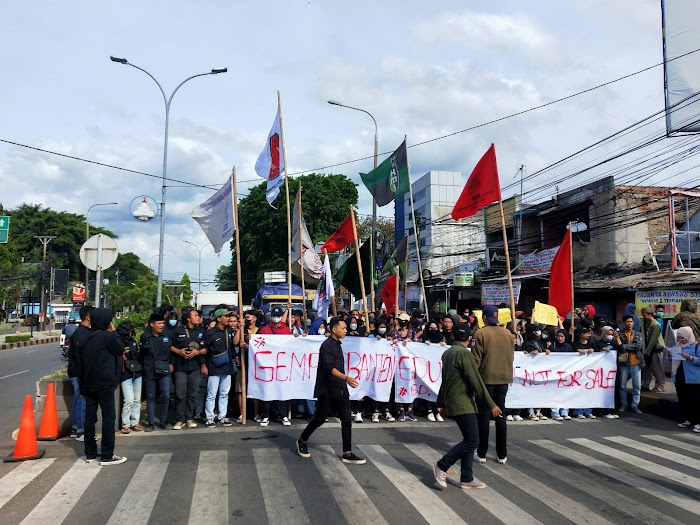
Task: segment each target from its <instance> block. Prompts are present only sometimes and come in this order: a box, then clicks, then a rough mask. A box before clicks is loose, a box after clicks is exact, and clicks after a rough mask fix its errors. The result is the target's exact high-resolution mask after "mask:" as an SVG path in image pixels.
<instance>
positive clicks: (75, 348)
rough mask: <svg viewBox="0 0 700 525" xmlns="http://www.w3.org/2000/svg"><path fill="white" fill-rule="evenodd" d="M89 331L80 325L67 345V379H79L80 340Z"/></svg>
mask: <svg viewBox="0 0 700 525" xmlns="http://www.w3.org/2000/svg"><path fill="white" fill-rule="evenodd" d="M89 331H90V329H89V328H88V327H87V326H85V325H83V324H81V325H78V328H76V329H75V331H74V332H73V335H72V336H71V338H70V342H69V343H68V377H78V378H79V377H80V370H79V366H78V354H79V350H80V344H79V343H80V339H81V338H82V337H83V336H84V335H85V334H87V333H88V332H89Z"/></svg>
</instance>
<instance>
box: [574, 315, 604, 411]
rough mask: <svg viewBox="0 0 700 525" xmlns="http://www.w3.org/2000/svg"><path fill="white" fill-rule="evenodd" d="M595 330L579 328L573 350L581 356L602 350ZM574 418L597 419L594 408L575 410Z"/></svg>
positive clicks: (575, 335)
mask: <svg viewBox="0 0 700 525" xmlns="http://www.w3.org/2000/svg"><path fill="white" fill-rule="evenodd" d="M592 336H593V329H592V328H590V327H586V326H584V327H579V328H577V329H576V330H575V331H574V344H573V345H572V348H573V349H574V352H578V353H579V354H580V355H586V354H592V353H593V352H596V351H598V350H599V349H600V348H599V347H598V345H597V344H596V342H595V341H594V340H593V338H592ZM573 414H574V417H575V418H577V419H586V418H588V419H595V418H596V417H595V416H594V415H593V409H592V408H574V410H573Z"/></svg>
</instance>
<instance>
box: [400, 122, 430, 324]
mask: <svg viewBox="0 0 700 525" xmlns="http://www.w3.org/2000/svg"><path fill="white" fill-rule="evenodd" d="M403 140H404V142H405V141H406V135H404V137H403ZM406 165H407V167H408V194H409V197H410V199H411V220H412V221H413V240H414V241H415V244H416V255H418V277H419V278H420V289H421V293H422V294H423V308H425V322H426V323H429V322H430V314H429V313H428V296H427V295H425V282H424V281H423V263H422V262H421V259H420V246H419V242H418V225H417V224H416V209H415V206H414V205H413V185H412V184H411V163H410V162H409V160H408V153H406ZM406 250H408V247H406ZM406 258H408V254H407V256H406ZM406 281H408V275H407V276H406ZM404 302H406V300H405V299H404Z"/></svg>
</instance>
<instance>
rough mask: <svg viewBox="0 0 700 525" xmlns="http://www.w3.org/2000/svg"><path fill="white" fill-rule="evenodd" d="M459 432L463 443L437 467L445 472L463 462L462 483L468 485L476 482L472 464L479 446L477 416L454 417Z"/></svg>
mask: <svg viewBox="0 0 700 525" xmlns="http://www.w3.org/2000/svg"><path fill="white" fill-rule="evenodd" d="M452 419H454V420H455V423H457V426H458V427H459V430H460V431H461V432H462V441H461V442H459V443H457V444H456V445H455V446H454V447H452V448H451V449H450V451H449V452H448V453H447V454H445V455H444V456H443V457H442V459H441V460H440V461H438V462H437V466H438V468H439V469H440V470H442V471H443V472H447V471H448V470H450V467H451V466H452V465H454V464H455V463H457V461H458V460H462V468H461V473H460V481H461V482H462V483H468V482H470V481H474V474H473V473H472V464H473V463H474V451H475V450H476V447H478V446H479V427H478V424H477V421H476V414H462V415H459V416H454V417H453V418H452Z"/></svg>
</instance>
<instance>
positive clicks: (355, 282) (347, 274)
mask: <svg viewBox="0 0 700 525" xmlns="http://www.w3.org/2000/svg"><path fill="white" fill-rule="evenodd" d="M360 260H361V262H362V270H363V277H364V281H365V293H367V294H369V291H370V280H371V278H372V272H371V270H370V268H371V263H372V243H371V242H369V241H365V243H364V244H363V245H362V246H360ZM335 278H336V280H337V281H338V284H340V285H341V286H344V287H345V288H347V289H348V290H349V291H350V293H351V294H353V295H354V296H355V297H359V298H360V299H361V298H362V288H361V287H360V270H359V269H358V268H357V256H356V255H355V254H354V253H353V254H352V255H351V256H350V257H348V260H347V261H345V262H344V263H343V265H342V266H341V267H340V268H339V269H338V272H337V273H336V274H335Z"/></svg>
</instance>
